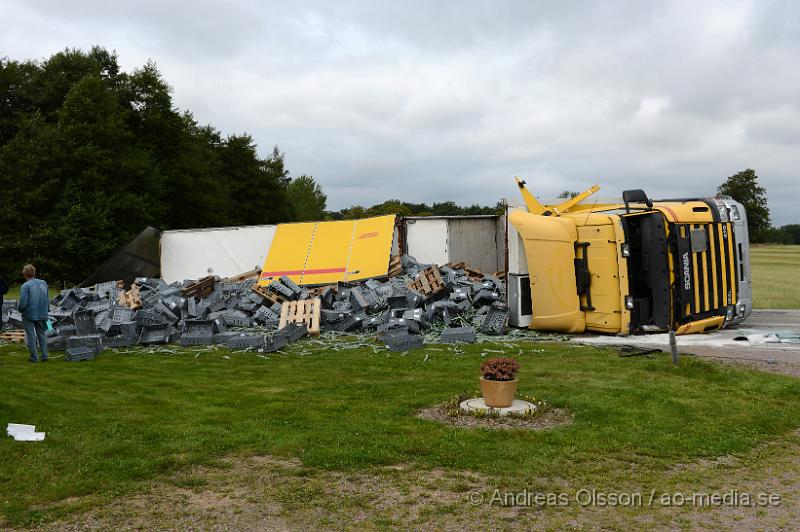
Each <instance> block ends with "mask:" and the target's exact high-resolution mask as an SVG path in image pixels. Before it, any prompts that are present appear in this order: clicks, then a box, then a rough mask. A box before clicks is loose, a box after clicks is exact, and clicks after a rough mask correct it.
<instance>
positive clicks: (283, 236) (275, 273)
mask: <svg viewBox="0 0 800 532" xmlns="http://www.w3.org/2000/svg"><path fill="white" fill-rule="evenodd" d="M394 222H395V217H394V215H389V216H379V217H376V218H365V219H362V220H341V221H335V222H306V223H294V224H281V225H278V227H277V229H276V231H275V237H274V239H273V240H272V246H271V247H270V250H269V253H268V254H267V259H266V261H265V262H264V268H263V269H262V272H261V278H260V280H259V284H261V285H265V284H269V282H270V281H271V280H272V279H274V278H277V277H281V276H282V275H286V276H288V277H289V278H290V279H291V280H292V281H294V282H295V283H297V284H300V285H321V284H331V283H336V282H338V281H357V280H362V279H369V278H372V277H381V276H385V275H387V273H388V269H389V258H390V255H391V252H392V241H393V240H394Z"/></svg>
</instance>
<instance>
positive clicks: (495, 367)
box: [481, 357, 519, 408]
mask: <svg viewBox="0 0 800 532" xmlns="http://www.w3.org/2000/svg"><path fill="white" fill-rule="evenodd" d="M518 371H519V362H517V361H516V360H514V359H513V358H502V357H501V358H490V359H489V360H487V361H485V362H484V363H483V364H481V393H483V401H484V402H485V403H486V406H489V407H492V408H505V407H507V406H511V403H513V402H514V396H515V395H516V393H517V384H518V382H519V381H517V372H518Z"/></svg>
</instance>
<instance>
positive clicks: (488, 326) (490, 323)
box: [479, 302, 510, 334]
mask: <svg viewBox="0 0 800 532" xmlns="http://www.w3.org/2000/svg"><path fill="white" fill-rule="evenodd" d="M509 313H510V312H509V310H508V307H507V306H505V305H503V304H502V303H499V302H498V303H492V306H490V307H489V312H487V314H486V317H484V318H483V322H482V323H481V326H480V328H479V330H480V332H482V333H484V334H505V332H506V327H507V326H508V315H509Z"/></svg>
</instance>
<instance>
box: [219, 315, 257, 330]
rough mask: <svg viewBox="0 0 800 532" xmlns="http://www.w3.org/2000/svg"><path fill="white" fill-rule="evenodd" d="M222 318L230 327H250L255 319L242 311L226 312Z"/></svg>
mask: <svg viewBox="0 0 800 532" xmlns="http://www.w3.org/2000/svg"><path fill="white" fill-rule="evenodd" d="M220 318H222V322H223V323H224V324H225V325H227V326H229V327H250V326H251V325H252V324H253V319H252V318H250V317H249V316H247V315H245V314H242V313H233V312H225V313H224V314H222V315H221V316H220Z"/></svg>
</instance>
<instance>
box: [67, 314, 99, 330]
mask: <svg viewBox="0 0 800 532" xmlns="http://www.w3.org/2000/svg"><path fill="white" fill-rule="evenodd" d="M72 322H73V323H74V324H75V334H77V335H78V336H86V335H90V334H95V333H96V332H97V325H96V324H95V321H94V312H92V311H91V310H76V311H75V312H73V314H72Z"/></svg>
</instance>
